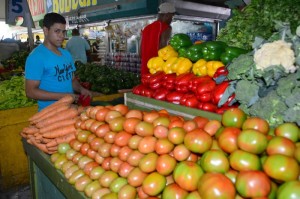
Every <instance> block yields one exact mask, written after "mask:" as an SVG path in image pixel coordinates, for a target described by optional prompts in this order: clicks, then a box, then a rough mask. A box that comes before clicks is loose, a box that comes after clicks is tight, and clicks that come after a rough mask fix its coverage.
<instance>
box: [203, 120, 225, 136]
mask: <svg viewBox="0 0 300 199" xmlns="http://www.w3.org/2000/svg"><path fill="white" fill-rule="evenodd" d="M221 126H222V124H221V122H220V121H218V120H210V121H208V122H207V123H206V124H205V126H204V127H203V130H204V131H206V132H207V133H208V134H209V135H210V136H214V135H215V134H216V133H217V131H218V130H219V128H220V127H221Z"/></svg>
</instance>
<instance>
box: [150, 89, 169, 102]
mask: <svg viewBox="0 0 300 199" xmlns="http://www.w3.org/2000/svg"><path fill="white" fill-rule="evenodd" d="M168 93H169V90H168V89H166V88H159V89H157V90H155V91H154V93H153V95H152V97H153V98H154V99H157V100H163V101H164V100H165V99H166V96H167V94H168Z"/></svg>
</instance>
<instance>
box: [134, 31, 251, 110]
mask: <svg viewBox="0 0 300 199" xmlns="http://www.w3.org/2000/svg"><path fill="white" fill-rule="evenodd" d="M246 52H247V51H246V50H244V49H241V48H237V47H232V46H227V45H226V44H225V43H224V42H219V41H208V42H203V43H197V44H192V42H191V40H190V38H189V36H187V35H186V34H181V33H178V34H175V35H174V36H173V37H172V38H171V40H170V45H167V46H166V47H164V48H161V49H159V51H158V57H153V58H151V59H150V60H149V61H148V68H149V72H150V74H147V75H144V76H142V78H141V84H140V85H138V86H136V87H134V89H133V93H134V94H137V95H142V96H146V97H150V98H154V99H157V100H163V101H168V102H171V103H174V104H180V105H183V106H188V107H192V108H198V109H201V110H205V111H210V112H216V113H220V114H221V113H223V112H224V111H225V110H226V109H228V108H230V107H232V106H233V105H234V103H235V101H234V94H232V93H231V94H232V95H231V96H228V95H227V96H228V99H226V100H225V101H222V104H220V100H221V97H222V95H223V93H224V92H225V90H226V89H227V88H228V87H229V81H224V77H225V76H226V74H227V70H226V68H225V65H226V64H227V63H229V62H231V61H232V60H233V59H234V58H237V57H238V56H239V55H241V54H244V53H246Z"/></svg>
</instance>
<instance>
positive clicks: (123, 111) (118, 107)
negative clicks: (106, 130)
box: [112, 104, 129, 115]
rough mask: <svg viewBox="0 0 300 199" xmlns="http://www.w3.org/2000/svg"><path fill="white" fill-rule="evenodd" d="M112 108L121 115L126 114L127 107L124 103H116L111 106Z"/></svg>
mask: <svg viewBox="0 0 300 199" xmlns="http://www.w3.org/2000/svg"><path fill="white" fill-rule="evenodd" d="M112 110H115V111H119V112H120V113H121V114H122V115H126V114H127V113H128V110H129V108H128V106H126V105H125V104H117V105H115V106H113V107H112Z"/></svg>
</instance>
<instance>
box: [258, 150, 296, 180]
mask: <svg viewBox="0 0 300 199" xmlns="http://www.w3.org/2000/svg"><path fill="white" fill-rule="evenodd" d="M263 169H264V171H265V172H266V174H267V175H268V176H269V177H271V178H273V179H275V180H279V181H292V180H297V179H298V177H299V172H300V168H299V164H298V162H297V161H296V160H295V159H294V158H292V157H288V156H285V155H281V154H275V155H270V156H268V157H267V159H266V160H265V162H264V164H263Z"/></svg>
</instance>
